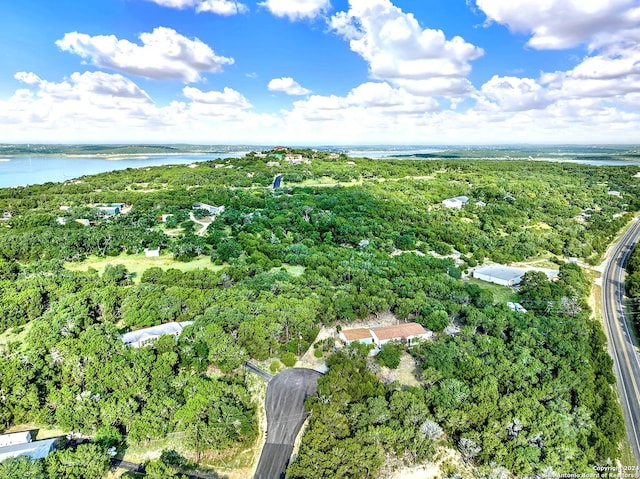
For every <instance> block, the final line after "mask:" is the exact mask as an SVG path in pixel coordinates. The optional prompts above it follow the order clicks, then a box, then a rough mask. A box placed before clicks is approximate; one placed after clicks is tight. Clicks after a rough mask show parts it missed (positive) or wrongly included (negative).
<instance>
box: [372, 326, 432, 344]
mask: <svg viewBox="0 0 640 479" xmlns="http://www.w3.org/2000/svg"><path fill="white" fill-rule="evenodd" d="M371 335H372V336H373V342H374V343H375V344H376V346H382V345H383V344H386V343H388V342H389V341H402V342H406V343H408V344H412V343H415V342H416V340H420V339H431V337H432V336H433V333H432V332H431V331H429V330H427V329H425V328H423V327H422V326H421V325H419V324H418V323H402V324H396V325H394V326H385V327H382V328H374V329H372V330H371Z"/></svg>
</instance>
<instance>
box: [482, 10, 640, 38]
mask: <svg viewBox="0 0 640 479" xmlns="http://www.w3.org/2000/svg"><path fill="white" fill-rule="evenodd" d="M476 5H477V6H478V8H479V9H480V10H482V12H484V14H485V15H486V16H487V20H488V21H490V22H497V23H501V24H503V25H506V26H507V27H509V29H511V30H512V31H516V32H523V33H528V34H529V33H530V34H531V35H532V36H531V38H530V40H529V42H528V45H529V46H530V47H532V48H536V49H541V50H542V49H564V48H570V47H574V46H577V45H579V44H581V43H589V44H592V45H593V46H597V45H599V44H601V43H608V42H610V41H611V40H612V39H616V38H617V39H623V38H625V37H627V36H628V35H629V33H630V32H631V31H635V30H637V29H638V26H639V25H640V5H638V2H637V0H597V1H596V0H545V1H538V2H532V1H530V0H476Z"/></svg>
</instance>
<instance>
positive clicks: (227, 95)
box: [182, 86, 253, 110]
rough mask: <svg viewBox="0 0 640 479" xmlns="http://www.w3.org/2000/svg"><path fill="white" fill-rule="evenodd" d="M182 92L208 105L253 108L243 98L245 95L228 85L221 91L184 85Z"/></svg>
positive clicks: (189, 97)
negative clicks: (203, 89)
mask: <svg viewBox="0 0 640 479" xmlns="http://www.w3.org/2000/svg"><path fill="white" fill-rule="evenodd" d="M182 94H183V95H184V96H185V97H186V98H188V99H190V100H192V101H194V102H196V103H206V104H208V105H218V106H222V105H223V106H229V107H233V108H240V109H243V110H244V109H247V108H253V106H252V105H251V103H249V101H248V100H247V99H246V98H245V96H244V95H243V94H242V93H240V92H238V91H236V90H234V89H232V88H229V87H225V88H224V89H223V90H222V91H207V92H204V91H202V90H200V89H198V88H194V87H190V86H187V87H184V88H183V89H182Z"/></svg>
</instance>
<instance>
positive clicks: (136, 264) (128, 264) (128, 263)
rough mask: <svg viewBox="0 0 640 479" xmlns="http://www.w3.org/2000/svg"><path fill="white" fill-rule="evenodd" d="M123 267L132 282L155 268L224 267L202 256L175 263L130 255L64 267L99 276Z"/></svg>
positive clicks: (212, 268)
mask: <svg viewBox="0 0 640 479" xmlns="http://www.w3.org/2000/svg"><path fill="white" fill-rule="evenodd" d="M108 264H110V265H113V266H115V265H117V264H121V265H124V267H125V268H127V270H128V271H129V272H130V273H134V277H133V279H134V281H135V282H139V281H140V277H141V276H142V273H144V272H145V271H146V270H148V269H149V268H153V267H157V268H162V269H170V268H174V269H179V270H180V271H193V270H196V269H210V270H213V271H220V270H221V269H222V268H224V266H221V265H214V264H213V263H212V262H211V259H210V258H209V257H208V256H202V257H199V258H196V259H194V260H193V261H189V262H188V263H183V262H181V261H175V260H174V259H173V258H172V257H171V256H168V255H167V256H159V257H156V258H147V257H146V256H144V255H130V256H114V257H107V258H101V257H100V258H99V257H97V256H90V257H89V258H87V259H86V260H84V261H81V262H79V263H66V264H65V267H66V268H67V269H69V270H71V271H87V270H89V268H93V269H96V270H98V272H99V273H100V274H102V273H103V272H104V268H105V267H106V266H107V265H108Z"/></svg>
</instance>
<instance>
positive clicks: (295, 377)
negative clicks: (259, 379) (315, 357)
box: [254, 368, 321, 479]
mask: <svg viewBox="0 0 640 479" xmlns="http://www.w3.org/2000/svg"><path fill="white" fill-rule="evenodd" d="M320 375H321V373H319V372H318V371H314V370H313V369H302V368H293V369H287V370H286V371H283V372H281V373H280V374H278V375H277V376H275V377H274V378H273V379H272V380H271V381H270V382H269V385H268V386H267V398H266V401H265V410H266V413H267V441H266V444H265V445H264V447H263V449H262V454H261V455H260V461H259V462H258V467H257V469H256V474H255V476H254V478H255V479H283V478H284V474H285V471H286V469H287V466H288V465H289V459H290V458H291V453H292V452H293V443H294V441H295V440H296V436H297V435H298V432H299V431H300V428H301V427H302V424H303V423H304V421H305V419H306V418H307V412H306V410H305V408H304V401H305V399H307V397H309V396H311V395H312V394H315V393H316V391H317V390H318V377H320Z"/></svg>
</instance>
